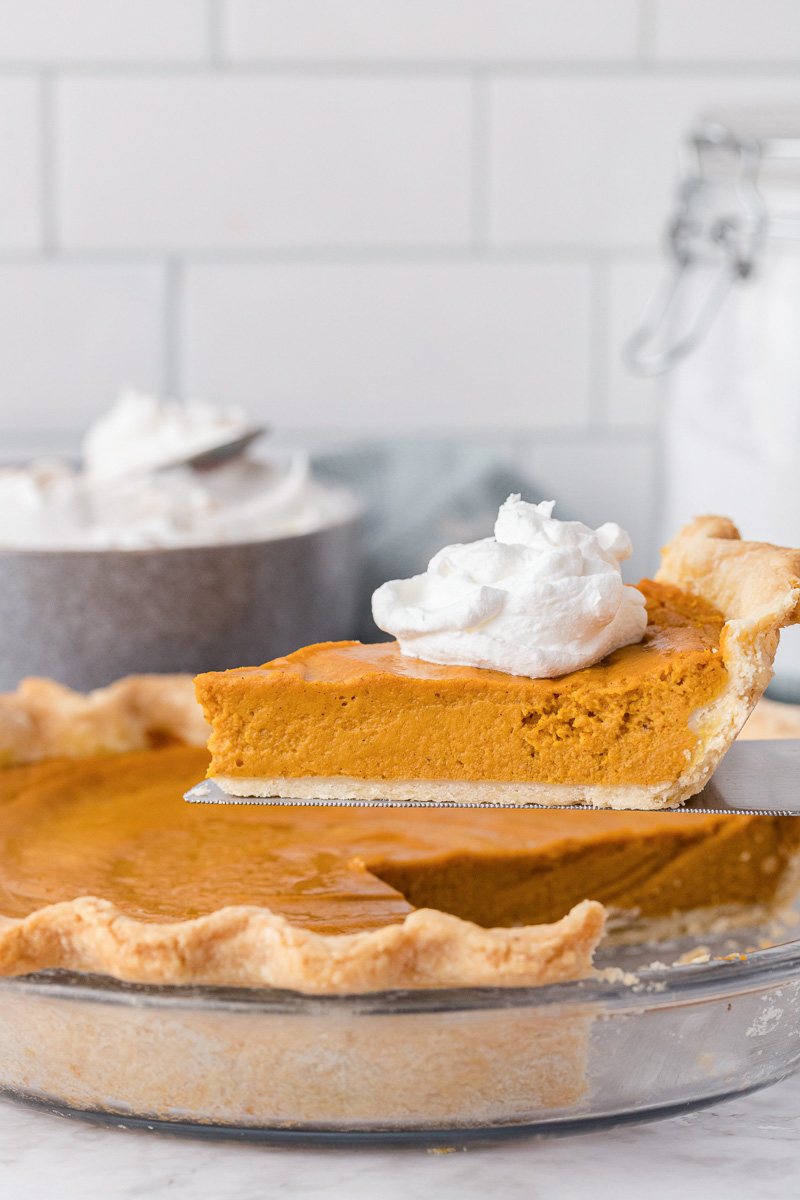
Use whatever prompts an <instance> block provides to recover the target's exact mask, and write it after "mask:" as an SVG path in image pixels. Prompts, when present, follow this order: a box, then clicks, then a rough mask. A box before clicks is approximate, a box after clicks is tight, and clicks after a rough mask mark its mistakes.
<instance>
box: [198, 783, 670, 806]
mask: <svg viewBox="0 0 800 1200" xmlns="http://www.w3.org/2000/svg"><path fill="white" fill-rule="evenodd" d="M213 778H214V783H216V784H217V785H218V786H219V787H220V788H221V789H222V791H223V792H227V794H228V795H229V796H241V797H253V798H254V799H259V800H265V799H272V798H275V799H286V800H386V801H390V802H392V803H398V802H399V803H407V802H409V801H411V802H412V803H413V804H430V805H434V806H437V807H440V806H443V805H448V804H454V805H458V806H459V807H479V806H480V805H482V804H491V805H493V806H500V807H503V808H514V807H515V806H518V805H522V804H539V805H543V806H545V807H547V808H563V807H564V806H566V805H573V804H579V805H583V806H585V807H586V808H613V809H620V810H621V809H632V808H633V809H651V810H654V811H655V810H656V809H663V808H675V807H676V806H677V805H678V804H680V803H681V802H682V801H683V800H684V799H685V798H686V797H685V796H683V795H679V796H678V797H677V798H675V796H674V791H675V785H674V783H657V784H638V783H621V784H576V783H513V782H503V783H498V782H495V781H493V780H488V779H487V780H483V779H482V780H471V779H463V780H462V779H353V778H350V777H348V776H345V775H336V776H331V777H329V778H325V777H323V776H314V775H308V776H303V777H301V778H293V777H290V776H278V777H275V778H271V779H270V778H267V777H260V776H258V777H249V778H248V777H246V776H241V777H240V776H234V775H215V776H214V777H213Z"/></svg>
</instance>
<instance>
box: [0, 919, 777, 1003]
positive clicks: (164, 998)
mask: <svg viewBox="0 0 800 1200" xmlns="http://www.w3.org/2000/svg"><path fill="white" fill-rule="evenodd" d="M745 932H747V931H745ZM796 934H797V935H796V936H795V937H792V938H789V939H787V940H785V941H781V942H777V943H775V944H774V945H769V946H765V947H763V948H757V949H750V950H748V951H746V952H732V953H731V954H729V955H720V956H714V957H712V958H711V959H710V960H709V961H696V962H673V963H672V964H666V963H661V962H659V961H658V960H654V962H653V964H652V965H649V966H647V967H639V968H636V969H633V968H627V969H626V968H617V967H614V966H612V967H602V966H601V967H599V968H598V970H597V971H596V972H595V973H594V974H593V975H590V976H587V977H585V978H583V979H574V980H567V981H565V982H562V983H550V984H539V985H536V986H529V987H516V986H512V987H506V986H497V987H486V986H481V987H469V986H462V987H449V988H445V987H437V988H404V989H393V990H386V991H376V992H352V993H350V992H344V993H312V992H300V991H295V990H291V989H285V988H273V987H239V986H221V985H210V984H143V983H130V982H127V981H124V980H119V979H116V978H113V977H111V976H107V975H98V974H91V973H88V972H83V971H72V970H62V969H56V970H47V971H38V972H35V973H33V974H30V975H15V976H5V977H1V978H0V991H7V990H9V989H12V990H14V989H17V988H22V989H24V990H25V991H27V992H34V993H40V994H45V995H48V996H58V997H59V998H62V999H70V1000H91V1001H93V1002H95V1003H102V1004H119V1005H124V1006H135V1007H153V1008H183V1007H186V1008H190V1009H193V1008H196V1007H197V1006H198V1005H202V1007H203V1009H204V1010H207V1009H210V1008H217V1009H226V1010H230V1011H246V1012H253V1011H264V1012H267V1013H279V1012H280V1013H297V1012H304V1011H307V1012H309V1013H314V1014H315V1015H317V1014H319V1013H320V1012H322V1011H325V1010H328V1009H329V1010H331V1011H332V1012H333V1011H339V1012H342V1011H346V1010H348V1009H351V1010H352V1011H354V1012H356V1013H358V1014H364V1015H366V1014H369V1015H372V1016H377V1015H381V1014H384V1013H385V1014H389V1013H415V1012H419V1013H422V1012H439V1011H442V1012H454V1011H475V1010H486V1009H493V1008H501V1009H506V1008H516V1007H526V1008H529V1007H536V1008H547V1007H548V1006H551V1005H552V1006H558V1007H564V1006H569V1005H570V1004H571V1003H574V1004H577V1005H580V1007H581V1009H583V1008H585V1006H586V1005H587V1004H591V1003H592V1002H601V1003H602V1004H603V1007H604V1009H606V1010H609V1009H616V1008H629V1007H631V1006H632V1005H633V1006H634V1007H637V1008H638V1007H641V1006H642V1005H643V1004H644V1003H645V998H646V1006H647V1007H664V1006H671V1005H675V1004H681V1003H686V1002H688V1001H692V1000H696V999H706V998H711V997H713V996H722V995H729V994H730V995H742V994H745V993H747V992H751V991H755V990H757V989H758V988H759V987H763V986H770V985H776V986H777V985H778V984H779V983H780V982H781V981H789V980H791V979H792V978H793V977H794V976H795V975H796V976H797V978H798V979H800V926H798V927H797V930H796ZM702 936H703V935H701V934H692V935H690V936H689V937H688V938H687V937H686V935H684V937H683V938H682V939H680V940H681V941H688V942H691V943H695V944H699V942H700V940H701V938H702ZM673 944H674V943H673V942H672V941H666V942H653V943H638V944H637V945H636V946H635V947H626V950H627V951H628V954H629V955H630V954H631V951H635V952H636V956H637V957H639V958H646V957H647V956H648V954H649V953H651V952H652V953H656V952H658V951H659V950H660V951H661V952H663V951H664V948H665V947H667V948H668V947H669V946H671V945H673ZM617 972H622V973H623V974H625V975H626V976H627V978H620V977H619V975H618V974H617Z"/></svg>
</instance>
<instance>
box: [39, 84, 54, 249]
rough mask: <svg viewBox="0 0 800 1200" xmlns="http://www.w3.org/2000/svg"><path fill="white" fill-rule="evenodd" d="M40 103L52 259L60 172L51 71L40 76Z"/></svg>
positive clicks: (44, 226) (44, 217) (44, 216)
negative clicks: (58, 169)
mask: <svg viewBox="0 0 800 1200" xmlns="http://www.w3.org/2000/svg"><path fill="white" fill-rule="evenodd" d="M39 104H40V112H39V141H40V159H39V170H40V172H41V188H42V195H41V236H42V251H43V256H44V258H46V259H52V258H54V257H55V255H56V251H57V249H58V216H57V214H58V171H57V150H56V145H57V143H56V129H55V109H56V96H55V78H54V75H53V72H52V71H50V70H45V71H42V72H41V73H40V76H39Z"/></svg>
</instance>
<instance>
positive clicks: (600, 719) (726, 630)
mask: <svg viewBox="0 0 800 1200" xmlns="http://www.w3.org/2000/svg"><path fill="white" fill-rule="evenodd" d="M639 587H640V589H641V591H642V592H643V593H644V596H645V599H646V602H647V610H648V627H647V630H646V633H645V635H644V638H643V639H642V641H641V642H639V643H637V644H636V645H632V646H625V647H623V648H622V649H620V650H616V651H614V652H613V653H612V654H610V655H608V656H607V657H606V658H605V659H603V660H602V661H601V662H599V663H597V664H595V665H594V666H591V667H587V668H584V669H583V670H579V671H575V672H572V673H571V674H568V675H563V676H561V677H560V678H557V679H529V678H525V677H521V676H516V675H508V674H504V673H502V672H499V671H490V670H483V669H478V668H473V667H453V666H437V665H434V664H431V663H427V662H421V661H419V660H417V659H412V658H406V657H404V656H403V655H402V654H401V653H400V651H399V649H398V647H397V644H396V643H380V644H377V645H362V644H361V643H359V642H334V643H324V644H322V645H317V646H309V647H306V648H305V649H302V650H298V651H296V652H295V653H293V654H290V655H288V656H287V657H285V658H279V659H276V660H274V661H273V662H270V663H266V664H264V665H263V666H260V667H246V668H241V669H238V670H232V671H222V672H209V673H207V674H204V675H200V676H199V677H198V678H197V680H196V687H197V696H198V699H199V700H200V703H201V704H202V705H203V708H204V711H205V713H206V716H207V718H208V721H209V722H210V724H211V725H212V727H213V734H212V737H211V739H210V741H209V749H210V750H211V754H212V759H211V767H210V771H209V773H210V775H211V776H212V777H213V778H214V779H215V781H216V783H217V784H219V786H220V787H221V788H222V789H223V790H225V791H226V792H228V793H229V794H231V795H235V796H253V797H270V796H275V797H290V798H291V797H295V798H298V799H302V798H310V799H320V800H337V799H339V800H343V799H352V798H356V799H386V800H395V801H400V802H403V801H408V800H412V801H415V802H421V803H430V804H447V803H472V804H477V803H480V802H483V801H488V802H492V803H495V804H501V805H515V804H525V803H532V804H539V805H548V806H553V805H565V804H570V805H573V804H579V805H586V806H590V807H595V808H611V809H627V808H639V809H662V808H670V807H675V806H677V805H679V804H680V803H682V802H683V801H684V800H686V799H687V798H688V797H690V796H692V795H694V794H696V793H697V792H699V791H700V790H701V789H702V787H703V786H704V785H705V783H706V782H707V780H708V779H709V777H710V776H711V773H712V772H713V770H714V769H715V767H716V766H717V764H718V763H719V761H720V759H721V758H722V756H723V754H724V753H725V751H726V750H727V749H728V747H729V746H730V744H731V743H732V741H733V740H734V738H735V737H736V735H737V733H738V732H739V730H740V729H741V727H742V725H743V724H744V722H745V721H746V719H747V717H748V715H749V714H750V712H751V711H752V709H753V708H754V706H755V704H756V702H757V700H758V698H759V696H760V695H761V693H762V692H763V690H764V688H765V687H766V685H767V683H768V682H769V680H770V678H771V676H772V660H773V657H774V654H775V649H776V647H777V643H778V636H779V631H780V629H781V628H782V627H783V626H785V625H788V624H792V623H796V622H798V621H800V551H795V550H788V549H782V548H780V547H775V546H770V545H766V544H764V543H759V542H743V541H741V540H740V538H739V534H738V532H737V530H736V529H735V528H734V526H733V525H732V524H731V522H730V521H728V520H726V519H724V518H721V517H702V518H699V519H697V520H696V521H695V522H694V523H693V524H692V525H690V526H687V527H686V528H685V529H684V530H683V531H682V532H681V533H680V534H679V535H678V536H677V537H676V538H675V539H674V540H673V541H672V542H671V543H670V544H669V545H668V546H666V547H665V549H664V551H663V553H662V564H661V569H660V570H659V572H658V574H657V575H656V578H655V580H654V581H648V580H645V581H643V582H642V583H641V584H640V585H639Z"/></svg>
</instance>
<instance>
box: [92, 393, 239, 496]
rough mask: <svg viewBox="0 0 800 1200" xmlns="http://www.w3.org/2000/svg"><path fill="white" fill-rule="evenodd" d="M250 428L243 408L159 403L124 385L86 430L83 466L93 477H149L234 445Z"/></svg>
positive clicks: (172, 401)
mask: <svg viewBox="0 0 800 1200" xmlns="http://www.w3.org/2000/svg"><path fill="white" fill-rule="evenodd" d="M252 425H253V423H252V421H250V420H248V417H247V413H246V412H245V411H244V409H243V408H233V407H230V408H223V407H221V406H219V405H216V404H206V403H205V402H204V401H202V400H188V401H186V402H185V403H183V402H181V401H179V400H159V399H157V398H156V397H155V396H147V395H145V394H144V393H143V392H137V391H136V390H135V389H134V388H131V387H125V388H123V389H122V391H121V392H120V394H119V397H118V399H117V402H116V404H114V405H112V407H111V408H110V409H109V411H108V412H107V413H104V414H103V416H102V417H98V419H97V420H96V421H95V422H94V423H93V424H92V425H91V426H90V427H89V429H88V430H87V431H86V434H85V436H84V439H83V445H82V447H81V450H82V453H83V467H84V470H85V471H86V473H87V475H88V476H90V477H91V478H92V479H119V478H121V477H124V476H126V475H136V474H146V473H148V472H150V471H155V470H159V469H160V468H163V467H166V466H169V465H170V464H171V463H176V462H178V461H180V460H181V459H186V458H190V457H191V456H192V455H194V454H200V453H202V451H204V450H209V449H211V448H212V447H213V446H219V445H221V444H222V443H224V442H230V441H233V440H234V439H235V438H238V437H241V436H242V435H243V434H245V433H247V432H248V430H249V429H251V428H252Z"/></svg>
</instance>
